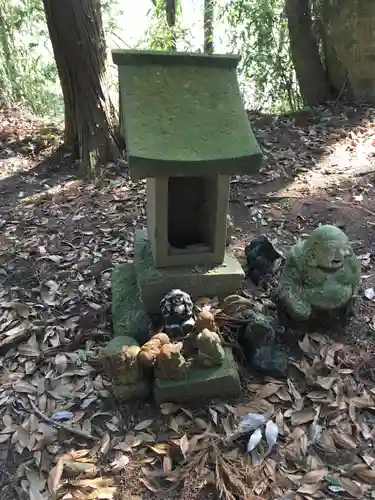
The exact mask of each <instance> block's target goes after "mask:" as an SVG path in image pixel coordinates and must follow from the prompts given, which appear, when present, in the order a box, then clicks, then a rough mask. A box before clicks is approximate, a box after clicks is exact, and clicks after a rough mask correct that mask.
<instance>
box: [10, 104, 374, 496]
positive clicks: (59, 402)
mask: <svg viewBox="0 0 375 500" xmlns="http://www.w3.org/2000/svg"><path fill="white" fill-rule="evenodd" d="M250 119H251V120H252V124H253V128H254V131H255V133H256V135H257V137H258V140H259V142H260V144H261V145H262V148H263V151H264V154H265V161H264V165H263V167H262V169H261V171H260V172H259V173H258V174H256V175H249V176H241V177H234V178H233V179H232V190H231V207H230V210H231V214H232V216H233V218H234V221H235V226H236V231H235V238H234V241H233V248H234V249H235V251H236V252H237V253H238V255H239V256H240V257H241V258H242V256H243V248H244V245H245V244H246V243H247V242H248V241H249V240H251V238H252V237H253V236H255V235H256V234H259V233H266V234H267V235H268V236H269V237H271V238H272V239H273V240H274V241H275V242H276V243H277V244H278V245H279V246H281V247H283V246H284V245H290V244H292V243H293V242H294V241H295V240H296V238H297V237H298V236H299V235H300V234H301V233H303V232H307V231H309V230H310V229H311V228H313V227H315V226H317V224H318V223H331V224H336V225H339V226H340V227H342V228H343V229H344V231H345V232H346V233H347V234H348V236H349V237H350V239H351V241H352V243H353V247H354V249H355V252H356V253H357V255H358V256H359V257H360V259H361V261H362V264H363V280H362V288H361V298H360V301H359V302H360V303H359V308H358V312H357V315H356V317H355V318H354V319H353V320H352V321H351V322H350V324H349V325H348V327H347V329H346V331H345V332H343V333H342V334H341V336H339V337H337V336H336V337H335V338H332V337H328V336H327V335H322V334H318V333H313V334H309V335H306V336H305V337H304V339H303V341H299V342H298V340H297V339H295V340H294V342H295V344H296V346H297V347H298V348H299V352H300V355H299V356H298V357H297V358H296V359H295V362H294V366H295V368H296V372H295V373H293V374H291V375H290V376H289V378H288V379H287V380H286V381H285V380H276V379H256V378H254V377H250V376H247V375H246V374H244V377H243V381H244V388H245V391H244V396H243V398H241V400H239V401H235V402H230V404H227V402H221V403H220V402H218V403H217V404H212V405H210V406H207V407H204V408H202V407H200V408H199V409H197V408H185V407H184V408H180V407H177V406H174V405H168V404H167V405H162V407H161V408H158V407H156V406H155V405H154V404H152V403H139V404H132V405H126V406H123V407H120V408H119V407H114V406H113V405H111V404H110V399H109V397H108V396H109V389H110V388H109V383H108V381H107V380H106V379H105V377H104V376H103V375H102V374H101V372H100V368H99V366H98V365H97V364H95V363H91V364H89V363H88V362H87V361H88V360H90V361H92V360H95V359H97V357H98V355H99V353H100V348H101V346H102V345H103V344H104V342H105V341H106V340H107V339H108V338H109V337H110V335H111V317H110V303H111V296H110V277H111V270H112V268H113V266H114V265H115V264H117V263H118V262H124V261H129V260H131V259H132V257H133V253H132V252H133V231H134V227H135V226H142V225H144V224H145V220H146V219H145V186H144V183H142V182H141V183H134V182H132V181H131V180H130V179H129V176H128V172H127V168H126V164H125V163H124V162H120V163H119V164H113V165H109V166H108V169H107V172H106V175H105V176H104V177H103V179H102V180H101V181H100V182H96V183H95V184H89V183H84V182H81V181H80V180H78V179H77V177H76V175H75V172H74V166H72V165H71V161H70V155H69V154H68V153H64V152H61V151H60V152H59V153H57V154H54V151H55V150H56V148H57V147H58V146H59V145H60V141H61V130H60V128H59V127H58V126H57V127H56V126H55V125H51V124H49V123H46V122H44V121H42V120H40V119H37V118H33V117H31V116H29V115H28V114H27V113H25V112H23V111H21V110H19V109H17V108H8V109H3V110H1V112H0V228H1V234H0V355H1V371H0V381H1V384H0V418H1V423H0V447H1V449H0V499H1V500H11V499H12V498H15V499H17V498H30V499H31V500H41V499H49V498H53V494H56V498H59V499H60V498H64V499H66V500H67V499H70V498H71V499H73V498H74V499H75V498H76V499H96V498H100V499H112V498H114V499H117V500H140V499H149V498H154V497H155V495H157V494H158V493H160V491H163V490H162V488H163V487H164V488H165V487H166V485H167V486H169V487H173V486H176V485H177V484H178V483H179V481H180V480H181V478H185V482H184V486H183V487H182V489H180V490H179V491H178V492H175V493H173V491H169V492H166V491H165V490H164V493H163V497H164V499H166V500H167V499H172V498H179V499H181V500H193V499H194V500H198V499H202V500H203V499H209V498H212V499H215V498H217V497H218V494H219V495H221V498H224V499H226V500H234V499H235V498H241V500H247V499H249V500H250V499H251V500H252V499H256V498H258V499H271V498H281V497H282V498H283V499H285V500H288V499H303V498H306V499H312V498H314V499H327V498H332V499H337V498H340V499H346V498H347V499H350V498H354V497H356V498H364V497H366V498H375V494H374V485H375V456H374V453H373V444H374V439H375V433H374V431H373V428H374V423H375V413H374V411H375V387H374V377H375V375H373V370H375V349H374V340H375V298H374V297H375V291H374V290H373V287H375V268H374V263H375V219H374V211H375V194H374V193H375V191H374V183H375V109H374V108H372V107H369V106H366V105H359V104H358V106H346V105H334V104H332V106H328V107H320V108H317V109H314V110H312V111H309V112H303V113H298V114H294V115H289V116H262V115H259V114H253V115H250ZM176 208H177V207H176ZM246 287H247V290H248V291H249V292H250V293H252V294H253V296H254V297H255V298H256V300H259V301H263V300H266V299H267V297H266V294H265V292H264V291H263V290H257V289H255V288H254V287H252V286H251V285H250V284H249V283H247V284H246ZM365 294H366V296H365ZM366 297H368V298H366ZM323 333H324V332H323ZM62 412H63V413H62ZM249 412H260V413H263V414H265V415H266V417H267V418H273V419H274V421H275V422H276V424H277V426H278V430H279V438H278V446H277V447H276V449H275V451H274V452H273V453H272V454H270V455H269V456H268V457H267V458H266V459H265V460H263V461H262V462H261V463H260V464H259V465H257V466H256V467H251V464H249V463H248V461H247V460H245V458H246V440H245V441H244V440H243V439H239V440H235V441H234V442H232V443H230V444H228V443H227V444H226V445H225V446H224V443H225V439H224V438H225V437H226V436H228V435H230V434H231V432H232V430H233V428H234V426H235V424H236V422H237V421H238V418H239V417H240V416H243V415H246V414H247V413H249ZM51 418H52V420H51ZM61 422H63V425H65V426H68V428H60V429H58V428H57V426H59V425H60V424H59V423H61ZM77 431H78V432H80V433H81V435H77ZM213 484H216V489H218V490H219V493H217V492H215V488H214V487H213V486H212V485H213ZM241 484H246V495H247V496H246V495H245V492H244V491H243V490H241ZM230 495H234V496H230Z"/></svg>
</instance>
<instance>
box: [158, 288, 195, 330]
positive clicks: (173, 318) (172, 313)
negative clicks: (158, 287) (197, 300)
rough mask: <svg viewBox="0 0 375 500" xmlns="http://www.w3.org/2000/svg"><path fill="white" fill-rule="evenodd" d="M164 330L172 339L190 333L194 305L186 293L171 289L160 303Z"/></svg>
mask: <svg viewBox="0 0 375 500" xmlns="http://www.w3.org/2000/svg"><path fill="white" fill-rule="evenodd" d="M160 309H161V312H162V315H163V318H164V325H165V326H164V329H165V332H166V333H167V334H168V335H171V336H172V337H178V336H183V335H186V334H188V333H190V332H191V331H192V330H193V328H194V325H195V319H194V304H193V301H192V300H191V297H190V295H189V294H188V293H186V292H183V291H182V290H179V289H178V288H175V289H173V290H172V291H171V292H169V293H167V294H166V295H165V296H164V297H163V298H162V299H161V301H160Z"/></svg>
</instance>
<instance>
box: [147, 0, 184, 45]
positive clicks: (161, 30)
mask: <svg viewBox="0 0 375 500" xmlns="http://www.w3.org/2000/svg"><path fill="white" fill-rule="evenodd" d="M149 16H150V18H151V23H150V26H149V28H148V30H147V31H146V38H145V40H144V42H143V43H142V45H144V46H146V47H147V48H148V49H151V50H172V49H173V47H174V44H175V42H176V40H182V39H184V38H185V37H186V35H187V34H186V31H185V30H184V29H183V28H182V26H181V23H180V19H181V5H180V2H178V1H177V2H176V24H175V26H168V22H167V15H166V2H165V0H152V7H151V9H150V10H149Z"/></svg>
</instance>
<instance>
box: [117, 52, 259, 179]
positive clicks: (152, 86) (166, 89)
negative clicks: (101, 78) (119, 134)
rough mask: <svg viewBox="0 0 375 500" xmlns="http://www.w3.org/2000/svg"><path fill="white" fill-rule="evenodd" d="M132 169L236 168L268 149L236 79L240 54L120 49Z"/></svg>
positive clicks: (141, 172) (138, 172)
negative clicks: (254, 127)
mask: <svg viewBox="0 0 375 500" xmlns="http://www.w3.org/2000/svg"><path fill="white" fill-rule="evenodd" d="M113 60H114V62H115V64H117V65H118V66H119V83H120V99H121V110H122V116H121V120H122V127H123V133H124V135H125V138H126V143H127V153H128V159H129V165H130V169H131V173H132V176H133V177H134V178H136V179H139V178H142V177H155V176H158V175H197V174H201V175H204V174H213V173H214V174H227V175H231V174H235V173H249V172H251V171H253V170H256V169H257V168H258V167H259V165H260V162H261V152H260V149H259V146H258V143H257V141H256V139H255V137H254V134H253V132H252V130H251V127H250V124H249V121H248V118H247V115H246V112H245V109H244V106H243V102H242V98H241V94H240V90H239V87H238V82H237V74H236V68H237V64H238V62H239V58H238V57H237V56H233V55H232V56H231V55H228V56H226V55H213V56H208V55H204V54H197V53H178V52H177V53H176V52H175V53H168V52H148V51H128V50H114V51H113Z"/></svg>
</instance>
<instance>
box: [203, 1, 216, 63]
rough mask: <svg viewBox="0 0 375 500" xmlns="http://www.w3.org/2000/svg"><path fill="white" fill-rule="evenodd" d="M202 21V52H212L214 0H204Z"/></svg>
mask: <svg viewBox="0 0 375 500" xmlns="http://www.w3.org/2000/svg"><path fill="white" fill-rule="evenodd" d="M203 23H204V25H203V28H204V45H203V52H206V53H207V54H212V53H213V51H214V0H204V12H203Z"/></svg>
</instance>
